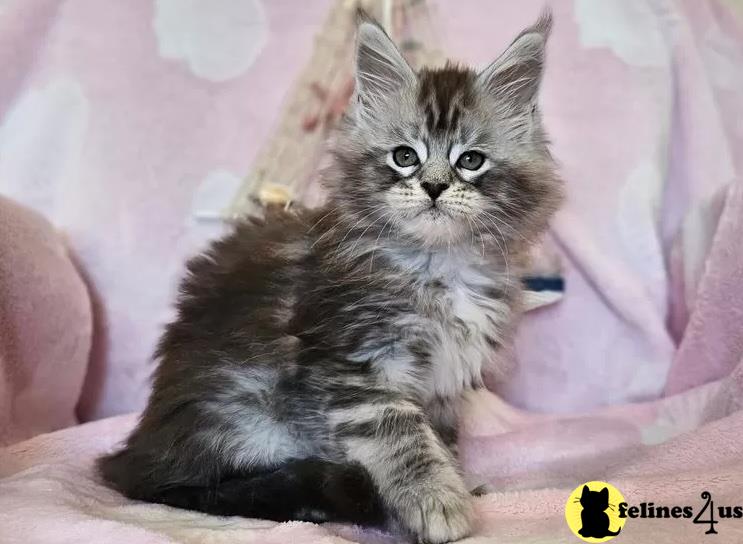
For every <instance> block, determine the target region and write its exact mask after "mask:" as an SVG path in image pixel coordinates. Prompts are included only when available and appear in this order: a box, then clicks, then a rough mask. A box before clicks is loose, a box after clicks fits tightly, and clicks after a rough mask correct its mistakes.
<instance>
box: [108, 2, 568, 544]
mask: <svg viewBox="0 0 743 544" xmlns="http://www.w3.org/2000/svg"><path fill="white" fill-rule="evenodd" d="M550 26H551V16H550V15H549V14H545V15H544V16H542V18H540V20H539V21H538V22H537V23H536V24H535V25H534V26H533V27H531V28H528V29H526V30H525V31H523V32H522V33H521V34H520V35H519V36H518V37H517V38H516V40H515V41H514V42H513V43H512V44H511V45H510V47H509V48H508V49H507V50H506V52H505V53H503V54H502V55H501V56H500V57H499V58H498V59H497V60H496V61H495V62H494V63H493V64H491V65H490V66H489V67H488V68H486V69H485V70H484V71H483V72H481V73H479V74H478V73H475V72H474V71H472V70H470V69H466V68H462V67H458V66H454V65H448V66H446V67H445V68H443V69H435V70H434V69H430V70H428V69H424V70H422V71H421V72H420V73H418V74H416V73H415V72H414V71H413V70H412V69H411V68H410V67H409V66H408V64H407V63H406V62H405V60H404V59H403V57H402V56H401V54H400V53H399V52H398V50H397V49H396V48H395V46H394V44H393V43H392V42H391V41H390V39H389V38H388V37H387V35H386V34H385V33H384V31H383V30H382V29H381V28H380V27H379V26H377V25H375V24H374V23H372V22H369V21H365V22H362V23H361V25H360V26H359V30H358V41H357V48H356V93H355V96H354V100H353V104H352V107H351V110H350V112H349V114H348V116H347V117H346V118H345V119H344V121H343V124H342V126H341V127H340V129H339V132H338V134H337V136H336V138H335V139H334V141H333V142H331V147H332V153H333V157H334V160H333V164H332V166H331V167H330V169H329V170H328V171H327V172H326V173H325V183H326V186H327V187H328V189H329V193H330V198H329V203H328V205H327V206H326V208H325V209H323V210H321V211H315V212H311V211H303V212H300V213H298V214H291V215H290V214H280V213H271V214H269V215H268V217H267V218H266V219H265V220H263V221H249V222H244V223H242V224H239V225H237V227H236V228H235V230H234V233H233V234H232V235H230V236H228V237H226V238H224V239H223V240H221V241H218V242H216V243H214V244H213V246H212V247H211V248H210V249H209V250H208V251H207V252H206V253H205V254H204V255H202V256H199V257H196V258H194V259H193V260H191V261H190V262H189V263H188V276H187V278H186V279H185V281H184V282H183V284H182V286H181V294H180V297H179V299H178V317H177V319H176V320H175V321H174V322H173V323H171V324H170V325H168V326H167V329H166V331H165V334H164V335H163V337H162V339H161V341H160V344H159V347H158V349H157V352H156V357H157V358H159V361H160V362H159V367H158V369H157V372H156V374H155V379H154V388H153V392H152V395H151V397H150V400H149V404H148V406H147V408H146V410H145V411H144V413H143V415H142V418H141V421H140V422H139V424H138V426H137V428H136V429H135V430H134V432H133V433H132V434H131V436H129V438H128V440H127V441H126V444H125V446H124V447H123V449H121V450H120V451H118V452H117V453H114V454H112V455H110V456H108V457H104V458H103V459H101V460H100V470H101V472H102V475H103V477H104V479H105V480H106V481H107V482H108V483H109V484H110V485H112V486H113V487H114V488H116V489H118V490H119V491H121V492H122V493H124V494H125V495H127V496H129V497H131V498H134V499H141V500H147V501H153V502H159V503H165V504H169V505H172V506H177V507H183V508H190V509H196V510H201V511H204V512H209V513H212V514H220V515H242V516H250V517H262V518H270V519H276V520H288V519H305V520H312V521H325V520H336V521H351V522H355V523H363V524H385V523H388V522H393V523H394V524H395V525H398V526H402V528H403V529H404V530H405V531H407V532H409V533H411V534H412V535H413V536H414V537H417V538H418V539H420V540H424V541H426V542H432V543H436V542H447V541H450V540H455V539H458V538H461V537H463V536H465V535H467V534H468V533H469V531H470V527H471V508H470V495H469V493H468V491H467V489H466V487H465V484H464V483H463V480H462V477H461V475H460V471H459V468H458V466H457V462H456V442H457V421H458V416H459V407H460V402H461V401H460V398H461V396H462V393H463V392H464V391H466V390H468V389H472V388H478V387H481V386H482V380H481V372H482V367H483V364H484V362H485V361H486V360H488V359H492V354H493V350H497V349H498V347H499V346H500V345H501V344H502V343H504V342H505V341H506V340H507V338H508V336H509V332H510V330H511V328H512V325H513V322H514V319H515V317H516V316H517V313H518V306H519V296H520V288H519V282H518V277H519V271H520V270H521V269H522V267H523V266H524V263H525V255H526V253H527V250H528V248H529V245H530V240H533V239H534V238H536V237H538V236H539V235H540V234H541V233H542V232H543V231H544V230H545V228H546V226H547V221H548V219H549V217H550V216H551V214H552V212H553V211H554V210H555V208H556V207H557V204H558V202H559V199H560V194H561V183H560V181H559V179H558V178H557V176H556V174H555V172H554V164H553V161H552V159H551V157H550V154H549V152H548V149H547V142H546V137H545V134H544V132H543V130H542V126H541V121H540V114H539V110H538V109H537V90H538V87H539V83H540V79H541V75H542V69H543V62H544V47H545V42H546V40H547V37H548V34H549V30H550Z"/></svg>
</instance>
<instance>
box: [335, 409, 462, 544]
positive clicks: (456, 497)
mask: <svg viewBox="0 0 743 544" xmlns="http://www.w3.org/2000/svg"><path fill="white" fill-rule="evenodd" d="M330 418H331V422H332V423H334V424H335V430H336V432H337V436H338V437H339V438H340V440H341V442H342V444H343V445H344V446H345V448H346V452H347V456H348V457H349V458H350V459H351V460H352V461H355V462H358V463H360V464H361V465H363V466H364V467H365V468H366V469H367V470H368V472H369V474H370V475H371V478H372V480H373V481H374V483H375V485H376V487H377V488H378V490H379V493H380V495H381V497H382V500H383V501H384V502H385V504H386V506H387V507H388V508H389V509H390V510H391V511H392V512H393V513H394V515H395V517H396V518H397V519H398V521H399V522H400V523H401V524H402V525H403V526H404V527H405V528H406V529H408V530H410V531H412V532H413V533H415V535H416V536H417V537H418V538H419V539H420V540H422V541H424V542H429V543H440V542H450V541H452V540H458V539H460V538H462V537H464V536H466V535H467V534H468V533H469V532H470V515H471V505H470V496H469V493H468V492H467V489H466V488H465V486H464V483H463V481H462V478H461V477H460V475H459V473H458V471H457V469H456V465H455V461H454V459H453V457H452V455H451V453H450V452H449V450H448V449H447V448H446V446H444V444H443V443H442V441H441V439H440V438H439V436H438V435H437V434H436V432H435V431H434V430H433V428H432V427H431V425H430V424H429V422H428V419H427V418H426V416H425V414H424V412H423V410H422V409H421V408H420V407H419V406H417V405H415V404H413V403H411V402H407V401H403V400H399V401H394V402H385V403H378V404H375V403H370V404H363V405H359V406H355V407H352V408H345V409H339V410H335V411H332V412H331V413H330Z"/></svg>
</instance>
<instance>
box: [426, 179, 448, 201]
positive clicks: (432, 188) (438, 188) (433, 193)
mask: <svg viewBox="0 0 743 544" xmlns="http://www.w3.org/2000/svg"><path fill="white" fill-rule="evenodd" d="M421 187H423V190H424V191H426V192H427V193H428V196H430V197H431V200H434V201H435V200H436V199H437V198H438V197H439V195H440V194H441V193H443V192H444V191H445V190H446V189H448V188H449V184H447V183H429V182H427V181H424V182H423V183H421Z"/></svg>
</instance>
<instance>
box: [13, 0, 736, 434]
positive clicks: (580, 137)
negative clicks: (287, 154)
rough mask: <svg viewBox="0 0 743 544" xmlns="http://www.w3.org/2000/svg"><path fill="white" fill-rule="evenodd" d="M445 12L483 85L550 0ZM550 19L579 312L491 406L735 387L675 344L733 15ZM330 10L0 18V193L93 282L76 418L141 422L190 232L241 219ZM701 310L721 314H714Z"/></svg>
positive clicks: (712, 169) (718, 120) (555, 321)
mask: <svg viewBox="0 0 743 544" xmlns="http://www.w3.org/2000/svg"><path fill="white" fill-rule="evenodd" d="M433 4H434V6H435V7H436V10H435V12H434V23H435V25H436V26H437V27H438V29H439V32H438V35H439V36H440V38H441V42H442V43H441V45H442V47H443V49H444V50H446V51H447V52H449V53H450V54H451V55H452V56H453V57H455V58H459V59H462V60H465V61H467V62H471V63H476V64H481V65H482V64H485V63H486V62H488V61H490V60H491V59H492V58H493V57H494V56H495V55H496V54H497V53H498V52H499V51H500V50H501V49H502V48H503V47H504V46H505V45H506V44H507V43H508V41H509V40H510V39H511V37H512V36H513V35H514V33H515V32H516V31H517V30H518V29H520V28H522V27H524V26H525V25H527V24H528V23H529V22H531V21H532V20H533V19H534V18H535V17H536V15H537V13H538V12H539V10H540V9H541V7H542V4H543V0H523V1H519V2H510V3H505V2H504V3H499V4H498V9H497V12H496V10H494V8H493V7H492V5H491V4H490V3H489V2H486V1H485V0H468V1H465V2H453V1H449V0H439V1H437V2H434V3H433ZM551 4H552V6H553V9H554V12H555V19H556V25H555V31H554V35H553V37H552V41H551V44H550V48H549V62H548V69H547V75H546V79H545V84H544V93H543V106H544V107H543V109H544V113H545V117H546V121H547V126H548V127H549V128H550V132H551V135H552V139H553V141H554V152H555V156H556V157H557V159H558V160H559V161H560V163H561V165H562V173H563V175H564V177H565V179H566V182H567V190H568V202H567V204H566V206H565V209H564V210H563V211H562V212H561V213H560V214H559V216H558V217H557V219H556V220H555V222H554V229H553V233H552V237H553V238H554V240H555V241H556V242H557V245H558V246H559V247H560V249H561V251H562V253H563V256H564V264H565V276H566V280H567V296H566V297H565V299H564V301H563V302H561V303H560V304H558V305H555V306H552V307H549V308H545V309H543V310H540V311H538V312H535V313H533V314H530V315H529V316H528V318H527V319H526V321H525V323H524V325H523V327H522V328H521V330H520V333H519V339H518V346H517V347H518V349H517V354H518V359H519V365H518V371H517V373H516V374H515V375H514V376H513V378H512V379H511V380H510V381H509V382H508V383H506V384H502V385H500V386H499V387H498V392H499V393H500V394H502V395H503V396H504V397H506V398H507V399H508V400H510V401H511V402H512V403H514V404H516V405H518V406H521V407H524V408H529V409H532V410H538V411H550V412H554V411H557V412H581V411H583V410H586V409H588V408H591V407H597V406H601V405H608V404H621V403H624V402H630V401H639V400H647V399H653V398H657V397H659V396H660V395H662V394H663V393H664V391H668V392H672V391H678V390H681V389H683V388H686V387H689V386H691V385H695V384H697V383H699V382H700V381H708V380H711V379H715V378H720V377H722V376H723V375H724V374H725V372H727V371H729V368H727V367H725V366H724V365H722V366H721V364H720V363H719V362H716V361H713V362H710V361H709V359H714V358H715V357H716V355H715V354H714V352H710V351H709V350H707V347H709V346H706V347H705V350H706V351H704V356H703V357H702V355H703V354H702V353H701V352H700V351H699V350H701V349H702V344H701V343H700V342H699V341H693V342H692V341H691V340H688V341H687V340H684V339H683V334H684V330H685V327H686V323H687V321H688V320H689V319H690V316H691V315H692V313H693V312H694V310H695V303H696V286H697V284H698V282H699V281H700V279H701V277H702V272H703V271H704V269H705V265H704V263H705V258H706V255H707V252H708V250H709V246H710V243H711V240H712V237H713V236H714V232H715V226H716V220H717V215H716V214H715V213H714V211H715V209H716V208H715V207H714V206H713V205H712V204H711V202H713V201H715V202H719V201H720V200H721V199H722V198H723V197H724V193H725V187H726V186H728V185H729V184H730V183H731V182H732V180H733V179H735V178H736V176H738V178H739V179H740V172H741V168H743V163H741V161H742V160H743V159H742V157H743V132H741V129H740V123H739V122H738V120H739V119H740V118H742V117H743V76H741V71H740V69H739V68H740V66H741V65H743V50H742V47H741V44H742V43H743V40H742V39H741V32H740V10H737V11H730V12H729V11H728V10H727V8H725V7H724V3H722V2H718V1H716V0H684V1H682V0H678V1H673V2H668V1H665V0H603V1H601V2H594V1H591V0H572V1H568V0H562V1H554V2H551ZM328 5H329V2H328V1H327V0H312V1H308V2H301V3H300V2H289V1H287V0H276V1H271V2H267V1H261V0H217V1H215V3H210V4H209V6H210V7H209V9H207V10H206V11H199V10H200V9H206V8H204V6H206V4H205V3H200V2H191V1H184V2H175V1H173V0H131V1H128V2H116V3H101V2H97V1H95V0H77V1H75V2H64V3H59V2H49V1H46V0H10V1H6V2H4V3H3V6H2V8H1V9H0V65H2V66H3V67H4V68H3V70H4V74H6V76H5V77H4V78H3V82H2V84H1V85H0V114H1V115H2V123H3V124H2V125H1V126H2V128H1V129H0V149H3V151H4V152H3V153H0V192H1V193H3V194H6V195H9V196H11V197H13V198H15V199H16V200H18V201H20V202H22V203H24V204H27V205H30V206H31V207H33V208H35V209H37V210H39V211H41V212H42V213H43V214H44V215H45V216H46V217H48V218H49V219H50V220H51V221H52V222H53V223H54V224H55V225H56V226H58V227H59V228H60V229H62V230H63V231H64V232H65V234H66V236H67V238H68V239H69V241H70V244H71V247H72V250H73V251H74V254H75V255H76V256H77V258H78V259H79V261H80V262H81V263H82V266H83V267H84V269H85V271H86V275H87V276H88V277H89V281H90V289H91V292H92V293H93V295H94V302H95V310H96V311H95V325H96V335H95V345H94V348H93V357H92V360H91V367H90V371H89V374H88V377H87V380H86V384H85V389H84V395H83V398H82V401H81V404H80V415H81V416H82V417H83V418H84V419H91V418H97V417H102V416H106V415H111V414H117V413H123V412H127V411H131V410H135V409H139V408H141V407H142V406H143V404H144V402H145V400H146V398H147V394H148V390H149V389H148V385H147V384H148V378H149V375H150V372H151V364H150V363H149V357H150V354H151V352H152V348H153V345H154V343H155V341H156V339H157V336H158V334H159V332H160V330H161V327H162V325H163V324H164V323H165V322H166V321H167V320H168V319H169V317H170V301H171V300H172V297H173V293H174V289H175V285H176V282H177V279H178V277H179V275H180V274H181V270H182V263H183V260H184V259H185V258H186V257H187V256H188V255H190V254H192V253H193V252H194V251H196V250H197V249H198V248H200V247H202V246H203V244H204V242H205V240H207V239H208V238H210V237H212V236H214V235H215V234H216V233H217V232H219V231H220V225H219V224H218V223H208V222H200V221H198V220H197V219H196V218H195V215H196V213H197V212H198V211H199V210H202V209H203V208H204V207H207V208H208V207H209V206H211V207H212V210H211V211H215V210H214V209H213V208H214V206H217V205H216V204H214V202H215V201H216V202H222V203H223V204H225V203H227V202H228V201H229V197H230V196H231V195H232V194H233V192H234V188H235V186H236V184H237V183H238V182H239V180H240V178H241V177H242V176H243V175H244V174H245V173H246V172H248V170H249V166H250V163H251V160H252V158H253V157H254V156H255V154H256V153H257V151H258V150H259V149H260V145H261V142H263V141H264V140H265V138H266V137H267V135H268V134H269V133H270V130H271V127H272V124H273V123H274V122H275V120H276V118H277V115H278V112H279V106H280V103H281V100H282V98H283V96H284V95H285V93H286V92H287V90H288V89H289V87H290V85H291V83H292V81H293V79H294V78H295V77H296V75H297V74H298V71H299V70H300V68H301V67H302V65H303V63H304V62H305V61H306V60H307V58H308V56H309V51H310V48H311V45H312V39H313V35H314V33H315V32H316V30H317V29H318V28H319V26H320V24H321V22H322V20H323V19H324V17H325V9H327V6H328ZM491 11H493V12H494V13H493V16H492V17H491V16H475V15H474V14H483V13H490V12H491ZM220 17H221V18H220ZM251 40H252V41H251ZM246 59H247V60H246ZM251 59H254V60H251ZM250 62H252V64H250ZM220 199H221V200H220ZM207 211H209V210H207ZM718 211H719V210H718ZM725 291H726V290H725V289H722V290H721V291H720V294H719V296H720V297H722V298H723V299H724V293H725ZM710 296H711V295H710ZM700 300H701V299H700ZM715 300H717V299H715ZM719 302H724V300H723V301H719ZM700 304H701V305H703V306H705V308H706V309H704V310H700V312H702V311H703V312H704V315H705V316H706V315H708V314H709V313H710V311H711V310H710V308H709V306H711V305H713V304H717V302H713V301H712V299H710V300H709V302H704V301H701V302H700ZM723 311H724V310H722V309H719V308H718V313H719V312H723ZM699 315H700V316H701V315H702V314H701V313H700V314H699ZM709 315H711V314H709ZM693 319H695V320H696V321H698V320H700V319H701V320H704V319H705V318H703V317H697V318H693ZM694 327H695V330H697V329H699V327H700V326H699V325H694ZM699 330H701V329H699ZM694 334H695V335H697V336H695V337H698V333H694ZM679 345H682V349H681V350H680V351H679V349H678V346H679ZM703 359H704V360H705V361H706V363H705V364H704V365H702V364H701V363H700V361H702V360H703ZM702 367H704V368H705V369H706V370H701V368H702ZM669 373H670V376H671V382H668V376H669Z"/></svg>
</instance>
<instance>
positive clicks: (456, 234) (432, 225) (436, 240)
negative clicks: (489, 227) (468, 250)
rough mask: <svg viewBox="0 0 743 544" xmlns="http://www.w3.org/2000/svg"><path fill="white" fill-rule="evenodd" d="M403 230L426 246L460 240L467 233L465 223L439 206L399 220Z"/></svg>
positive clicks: (445, 244)
mask: <svg viewBox="0 0 743 544" xmlns="http://www.w3.org/2000/svg"><path fill="white" fill-rule="evenodd" d="M401 227H402V230H403V232H404V233H405V234H406V235H408V236H409V237H411V238H413V239H415V240H416V241H418V242H420V243H421V244H422V245H424V246H426V247H441V246H449V245H452V244H457V243H460V242H462V241H463V240H464V239H465V237H466V235H467V234H468V233H469V230H468V229H467V225H466V224H464V225H463V224H462V223H461V222H460V221H459V220H458V219H457V218H454V217H452V216H451V215H450V214H449V213H447V212H445V211H443V210H441V209H439V208H428V209H425V210H422V211H421V212H420V213H418V214H416V215H415V216H414V217H411V218H407V219H405V220H404V221H402V222H401Z"/></svg>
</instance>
